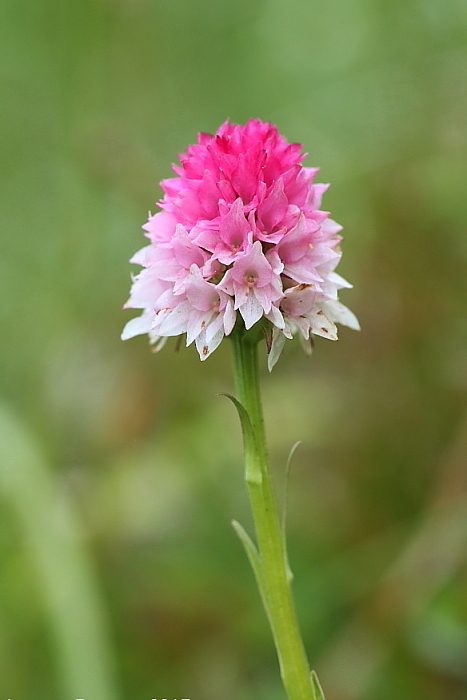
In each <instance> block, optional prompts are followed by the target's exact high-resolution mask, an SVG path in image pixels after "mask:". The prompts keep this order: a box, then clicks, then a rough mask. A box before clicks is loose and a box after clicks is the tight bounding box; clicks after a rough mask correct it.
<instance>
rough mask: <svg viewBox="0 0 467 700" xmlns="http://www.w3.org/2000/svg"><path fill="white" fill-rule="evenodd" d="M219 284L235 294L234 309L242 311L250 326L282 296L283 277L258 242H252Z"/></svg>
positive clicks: (247, 325)
mask: <svg viewBox="0 0 467 700" xmlns="http://www.w3.org/2000/svg"><path fill="white" fill-rule="evenodd" d="M219 287H220V288H221V289H223V290H224V291H225V292H227V294H230V295H232V296H234V297H235V306H234V308H235V309H238V310H239V311H240V313H241V315H242V318H243V320H244V322H245V328H247V329H248V328H251V327H252V326H253V325H254V324H255V323H256V322H257V321H259V319H260V318H261V316H263V314H264V315H266V314H268V313H269V312H270V311H271V307H272V304H273V302H276V301H278V300H279V299H280V298H281V297H282V284H281V281H280V276H279V275H278V274H277V273H275V272H274V270H273V268H272V266H271V264H270V263H269V262H268V260H267V258H266V256H265V255H264V253H263V251H262V247H261V243H260V242H259V241H255V243H250V245H249V246H248V248H247V250H246V251H245V253H244V254H243V255H242V256H241V257H238V258H237V259H236V260H235V261H234V263H233V265H232V267H231V268H230V269H229V270H228V271H227V272H226V274H225V277H224V279H223V280H222V282H221V283H220V284H219Z"/></svg>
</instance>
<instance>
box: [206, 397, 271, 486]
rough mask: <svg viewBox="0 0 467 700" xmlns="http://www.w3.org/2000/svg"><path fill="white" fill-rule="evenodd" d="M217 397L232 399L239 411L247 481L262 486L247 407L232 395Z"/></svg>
mask: <svg viewBox="0 0 467 700" xmlns="http://www.w3.org/2000/svg"><path fill="white" fill-rule="evenodd" d="M217 396H226V397H227V398H228V399H230V401H232V403H233V404H234V406H235V408H236V409H237V413H238V417H239V418H240V424H241V426H242V435H243V451H244V455H245V479H246V481H248V482H251V483H254V484H260V483H261V481H262V479H263V477H262V474H261V466H260V462H259V460H258V454H257V450H256V444H255V436H254V432H253V426H252V423H251V420H250V416H249V415H248V411H247V410H246V408H245V406H244V405H243V404H242V403H240V401H239V400H238V399H236V398H235V396H232V395H231V394H224V393H221V394H217Z"/></svg>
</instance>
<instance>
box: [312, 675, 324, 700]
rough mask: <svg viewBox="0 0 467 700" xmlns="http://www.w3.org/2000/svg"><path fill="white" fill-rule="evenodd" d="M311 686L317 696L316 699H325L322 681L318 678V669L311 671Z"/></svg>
mask: <svg viewBox="0 0 467 700" xmlns="http://www.w3.org/2000/svg"><path fill="white" fill-rule="evenodd" d="M311 687H312V688H313V695H314V696H315V700H325V698H324V693H323V689H322V687H321V683H320V682H319V680H318V676H317V675H316V671H312V672H311Z"/></svg>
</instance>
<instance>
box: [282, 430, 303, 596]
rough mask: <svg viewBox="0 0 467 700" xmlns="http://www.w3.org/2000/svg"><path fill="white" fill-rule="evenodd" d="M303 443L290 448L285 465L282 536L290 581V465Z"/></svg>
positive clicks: (291, 574) (299, 442)
mask: <svg viewBox="0 0 467 700" xmlns="http://www.w3.org/2000/svg"><path fill="white" fill-rule="evenodd" d="M299 445H301V440H298V441H297V442H296V443H295V444H294V445H292V447H291V448H290V452H289V456H288V458H287V464H286V466H285V483H284V503H283V505H282V523H281V525H282V537H283V540H284V552H285V570H286V574H287V580H288V582H289V583H290V582H291V581H292V580H293V573H292V569H291V568H290V563H289V556H288V553H287V535H286V528H287V504H288V496H289V477H290V465H291V464H292V459H293V456H294V454H295V452H296V451H297V447H299Z"/></svg>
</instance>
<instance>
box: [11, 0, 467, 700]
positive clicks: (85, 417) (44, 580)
mask: <svg viewBox="0 0 467 700" xmlns="http://www.w3.org/2000/svg"><path fill="white" fill-rule="evenodd" d="M0 27H1V29H0V31H1V33H2V39H1V42H0V75H1V77H2V84H3V89H2V98H1V101H2V104H1V116H0V139H1V141H2V153H1V158H0V164H1V181H2V186H1V192H0V211H1V222H2V226H1V228H2V255H1V259H0V270H1V275H0V298H1V304H0V316H1V325H0V328H1V336H2V343H1V349H0V363H1V379H0V382H1V384H0V388H1V403H0V698H1V699H3V698H5V700H6V699H7V698H11V700H30V699H31V698H34V700H46V699H47V700H67V699H73V700H74V699H76V698H84V700H126V699H127V698H132V699H134V700H149V699H152V698H158V699H160V698H170V700H172V699H173V698H177V699H180V698H190V699H191V700H280V699H281V698H283V693H282V691H281V688H280V685H279V680H278V672H277V667H276V659H275V654H274V650H273V647H272V643H271V640H270V637H269V632H268V629H267V625H266V622H265V619H264V615H263V612H262V610H261V607H260V602H259V598H258V595H257V593H256V590H255V587H254V582H253V577H252V575H251V572H250V570H249V567H248V564H247V562H246V559H245V557H244V553H243V551H242V550H241V547H240V544H239V542H238V541H237V539H236V537H235V535H234V533H233V531H232V530H231V527H230V520H231V519H232V518H237V519H239V520H240V521H241V522H242V523H244V524H245V526H246V527H247V528H248V527H249V525H250V521H249V515H248V510H247V502H246V496H245V493H244V488H243V483H242V473H241V472H242V464H241V441H240V430H239V427H238V425H237V418H236V416H235V412H234V410H233V408H232V407H231V405H230V404H228V402H227V401H225V400H224V399H222V398H216V397H215V396H214V395H215V394H216V393H217V392H220V391H229V390H231V389H232V381H231V375H230V366H229V359H230V358H229V346H228V342H225V343H223V344H222V346H221V347H220V348H219V349H218V350H217V351H216V352H215V354H214V355H213V356H212V357H211V358H209V360H208V362H206V363H205V364H201V363H200V362H199V360H198V358H197V355H196V352H195V350H194V349H193V348H189V349H188V350H186V349H183V350H181V351H180V353H178V354H176V353H175V352H174V345H173V344H169V345H168V346H167V347H166V348H165V349H164V351H163V352H162V353H161V354H159V355H153V354H152V353H151V352H150V351H149V348H148V345H147V342H146V339H145V338H137V339H135V340H132V341H129V342H127V343H121V342H120V340H119V333H120V330H121V328H122V326H123V325H124V323H125V322H126V320H128V319H129V318H130V317H131V315H132V314H131V312H129V311H122V310H121V306H122V304H123V303H124V301H125V300H126V297H127V293H128V289H129V283H130V279H129V274H130V266H129V265H128V263H127V259H128V258H129V257H130V255H131V254H132V253H133V252H134V251H135V250H136V249H138V248H139V247H140V246H141V245H142V244H143V242H144V240H143V238H142V232H141V230H140V225H141V224H142V223H144V221H145V218H146V212H147V210H148V209H152V211H154V202H155V201H156V200H157V199H158V197H159V189H158V184H157V183H158V181H159V180H160V179H161V178H162V177H168V176H169V175H170V172H171V171H170V163H171V162H173V161H174V159H175V158H176V154H177V153H178V152H180V151H181V150H182V149H183V148H184V147H185V146H186V145H187V144H188V143H190V142H192V141H193V139H194V136H195V132H196V131H213V130H214V129H215V128H216V127H217V126H218V125H219V124H220V122H221V121H223V120H224V119H225V118H226V117H230V119H231V120H232V121H237V122H243V121H244V120H246V119H247V118H248V117H260V118H262V119H266V120H270V121H272V122H274V123H276V124H277V125H278V127H279V129H280V130H281V132H282V133H283V134H284V135H285V136H286V137H287V138H288V139H289V140H292V141H300V142H302V143H303V144H304V148H305V150H306V151H308V153H309V156H308V158H307V161H306V163H307V164H308V165H319V166H321V168H322V169H321V173H320V175H321V177H320V178H318V181H319V180H321V181H324V182H331V183H332V187H331V189H330V190H329V192H328V193H327V194H326V195H325V207H326V208H327V209H329V210H330V211H331V212H332V215H333V217H334V218H335V219H336V220H337V221H339V222H340V223H342V224H343V225H344V234H345V237H346V238H345V241H344V245H343V249H344V257H343V260H342V263H341V265H340V268H339V272H341V274H343V275H344V276H345V277H347V278H349V279H350V280H351V281H352V282H353V283H354V285H355V288H354V290H352V291H344V292H343V294H342V295H341V296H342V300H343V301H344V303H347V304H348V305H349V306H350V307H351V308H352V309H353V310H355V312H356V313H357V314H358V316H359V318H360V320H361V324H362V332H361V333H360V334H358V333H354V332H352V331H349V330H347V329H345V328H343V329H342V330H341V333H340V341H339V342H338V343H330V342H327V341H325V340H321V339H318V340H317V343H316V350H315V353H314V356H313V358H312V359H311V360H309V359H307V358H305V357H304V356H302V354H301V351H300V349H299V347H298V343H297V344H295V343H290V344H287V347H286V350H285V352H284V355H283V357H282V358H281V360H280V361H279V363H278V365H277V367H276V368H275V370H274V372H273V373H272V374H271V375H268V374H267V373H266V372H265V374H264V381H263V387H264V401H265V411H266V417H267V428H268V433H269V437H270V453H271V459H272V463H273V466H274V471H275V474H276V476H277V487H278V490H281V489H282V478H283V473H284V465H285V462H286V459H287V454H288V451H289V448H290V446H291V445H292V443H294V442H295V441H296V440H299V439H300V440H302V446H301V448H300V449H299V451H298V452H297V454H296V456H295V459H294V464H293V469H292V477H291V483H290V494H289V498H290V506H289V543H290V544H289V546H290V558H291V562H292V568H293V570H294V572H295V583H294V590H295V594H296V599H297V607H298V610H299V616H300V620H301V625H302V628H303V633H304V637H305V641H306V647H307V651H308V654H309V656H310V659H311V661H312V665H313V667H314V668H316V669H317V671H318V673H319V675H320V678H321V680H322V683H323V685H324V688H325V690H326V697H327V699H328V700H393V699H394V698H398V700H416V699H418V698H420V699H421V698H423V700H462V699H465V698H467V412H466V406H467V350H466V347H467V316H466V307H467V274H466V272H467V271H466V262H467V232H466V224H465V220H466V214H467V208H466V201H467V190H466V182H467V160H466V156H467V116H466V115H467V3H466V2H465V0H408V1H407V0H352V2H347V0H326V2H317V1H316V0H287V1H285V0H283V1H281V0H237V1H236V2H231V1H230V0H68V1H67V2H63V1H62V0H42V1H40V2H31V1H29V2H28V0H2V2H1V4H0Z"/></svg>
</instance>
